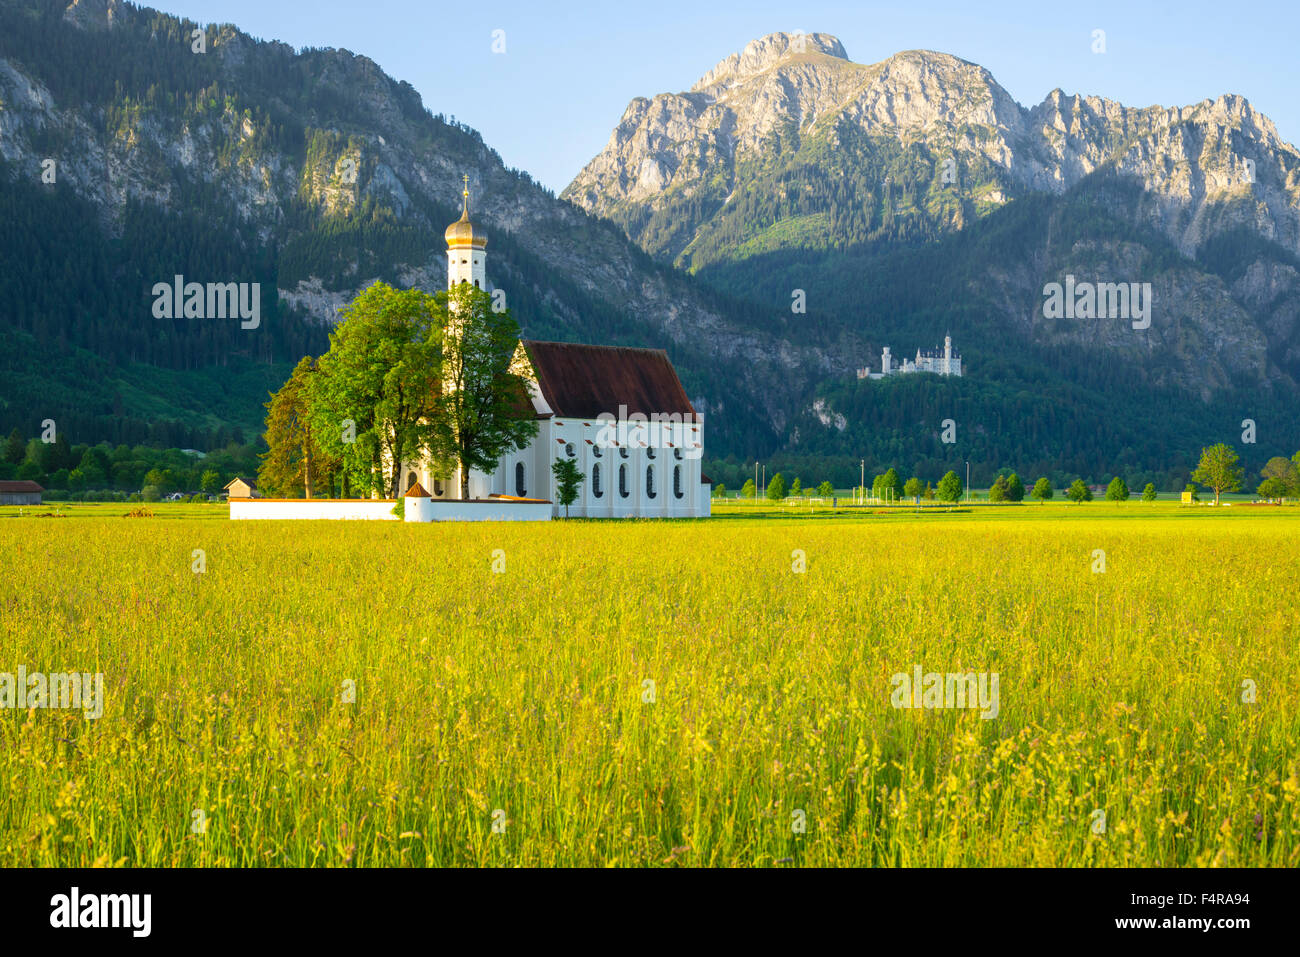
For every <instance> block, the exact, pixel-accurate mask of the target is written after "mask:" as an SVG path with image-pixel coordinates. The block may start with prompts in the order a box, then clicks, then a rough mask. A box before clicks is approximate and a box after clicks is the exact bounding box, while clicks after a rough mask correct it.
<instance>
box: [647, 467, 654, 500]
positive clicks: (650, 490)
mask: <svg viewBox="0 0 1300 957" xmlns="http://www.w3.org/2000/svg"><path fill="white" fill-rule="evenodd" d="M645 496H646V498H654V497H655V467H654V466H653V465H647V466H646V467H645Z"/></svg>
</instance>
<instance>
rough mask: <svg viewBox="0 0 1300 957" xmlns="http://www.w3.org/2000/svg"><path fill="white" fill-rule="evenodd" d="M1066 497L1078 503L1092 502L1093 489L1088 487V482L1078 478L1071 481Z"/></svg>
mask: <svg viewBox="0 0 1300 957" xmlns="http://www.w3.org/2000/svg"><path fill="white" fill-rule="evenodd" d="M1065 497H1066V498H1068V499H1069V500H1070V501H1071V502H1073V503H1074V504H1076V505H1078V504H1079V503H1080V502H1091V501H1092V489H1090V488H1088V483H1086V482H1085V481H1084V480H1083V479H1081V478H1077V479H1075V480H1074V481H1073V482H1071V483H1070V487H1069V489H1067V490H1066V493H1065Z"/></svg>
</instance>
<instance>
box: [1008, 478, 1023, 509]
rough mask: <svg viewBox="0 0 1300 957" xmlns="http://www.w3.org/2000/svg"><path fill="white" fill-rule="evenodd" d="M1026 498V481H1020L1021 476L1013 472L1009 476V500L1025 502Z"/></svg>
mask: <svg viewBox="0 0 1300 957" xmlns="http://www.w3.org/2000/svg"><path fill="white" fill-rule="evenodd" d="M1024 500H1025V483H1024V482H1022V481H1020V476H1019V475H1017V474H1016V473H1015V472H1012V473H1011V474H1010V475H1009V476H1007V501H1008V502H1023V501H1024Z"/></svg>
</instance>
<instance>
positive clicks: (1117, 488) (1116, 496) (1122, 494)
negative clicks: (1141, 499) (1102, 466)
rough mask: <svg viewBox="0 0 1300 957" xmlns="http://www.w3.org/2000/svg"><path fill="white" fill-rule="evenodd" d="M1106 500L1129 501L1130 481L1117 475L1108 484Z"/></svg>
mask: <svg viewBox="0 0 1300 957" xmlns="http://www.w3.org/2000/svg"><path fill="white" fill-rule="evenodd" d="M1106 501H1108V502H1127V501H1128V483H1127V482H1125V481H1124V480H1123V479H1122V478H1120V477H1119V476H1118V475H1116V476H1115V477H1114V478H1113V479H1111V480H1110V484H1109V485H1107V486H1106Z"/></svg>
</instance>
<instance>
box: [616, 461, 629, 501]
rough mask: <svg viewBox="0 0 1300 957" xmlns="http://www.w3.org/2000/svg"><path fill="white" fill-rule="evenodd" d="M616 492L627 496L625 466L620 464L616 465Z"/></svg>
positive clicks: (624, 496) (623, 496)
mask: <svg viewBox="0 0 1300 957" xmlns="http://www.w3.org/2000/svg"><path fill="white" fill-rule="evenodd" d="M618 494H619V495H620V496H621V497H622V498H627V494H628V492H627V466H626V465H620V466H619V467H618Z"/></svg>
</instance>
